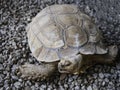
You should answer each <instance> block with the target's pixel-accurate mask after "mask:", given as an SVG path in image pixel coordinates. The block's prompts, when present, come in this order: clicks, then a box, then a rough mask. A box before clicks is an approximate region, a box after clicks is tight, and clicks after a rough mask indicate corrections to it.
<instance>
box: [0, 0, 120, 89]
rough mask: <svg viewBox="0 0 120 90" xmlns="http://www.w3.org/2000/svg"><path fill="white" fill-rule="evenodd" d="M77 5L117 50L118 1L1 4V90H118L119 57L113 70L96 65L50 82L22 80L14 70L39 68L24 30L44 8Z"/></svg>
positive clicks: (13, 0)
mask: <svg viewBox="0 0 120 90" xmlns="http://www.w3.org/2000/svg"><path fill="white" fill-rule="evenodd" d="M64 3H65V4H76V5H78V6H79V8H80V9H81V10H82V11H84V12H85V13H86V14H88V15H89V16H91V17H92V18H94V20H95V23H96V25H97V26H98V27H99V28H100V30H101V31H102V33H103V36H104V41H105V43H106V45H114V44H115V45H118V47H120V0H0V90H120V59H119V55H118V58H117V60H116V64H115V65H114V66H109V65H96V66H93V67H91V68H90V69H88V70H87V72H86V73H85V74H82V75H68V76H67V77H66V78H65V80H63V81H62V82H60V81H59V74H58V75H56V74H55V75H56V76H55V77H53V79H51V80H50V81H41V82H40V81H39V82H38V81H30V80H26V81H25V80H23V79H21V78H20V77H18V76H17V75H16V73H15V72H16V67H18V66H19V65H21V64H23V63H25V62H29V63H35V64H38V63H37V61H36V60H35V58H34V57H33V56H32V55H31V52H30V50H29V47H28V42H27V37H26V31H25V27H26V26H27V24H28V23H29V22H31V20H32V18H33V17H34V16H36V14H37V13H38V12H40V11H41V10H42V9H43V8H45V7H46V6H49V5H53V4H64Z"/></svg>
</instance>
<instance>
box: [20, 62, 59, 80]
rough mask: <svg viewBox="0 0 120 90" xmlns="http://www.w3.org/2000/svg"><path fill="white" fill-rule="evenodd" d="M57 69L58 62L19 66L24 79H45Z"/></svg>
mask: <svg viewBox="0 0 120 90" xmlns="http://www.w3.org/2000/svg"><path fill="white" fill-rule="evenodd" d="M56 69H57V62H56V63H49V64H42V65H34V64H25V65H22V66H20V67H19V72H20V73H21V74H22V76H21V77H22V78H24V79H32V80H44V79H47V78H48V77H49V76H51V75H52V74H53V73H54V72H55V70H56Z"/></svg>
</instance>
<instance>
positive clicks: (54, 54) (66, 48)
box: [26, 5, 107, 62]
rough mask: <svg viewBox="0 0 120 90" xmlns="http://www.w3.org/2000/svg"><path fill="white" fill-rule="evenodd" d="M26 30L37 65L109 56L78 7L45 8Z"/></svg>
mask: <svg viewBox="0 0 120 90" xmlns="http://www.w3.org/2000/svg"><path fill="white" fill-rule="evenodd" d="M26 30H27V36H28V44H29V46H30V50H31V51H32V54H33V56H34V57H36V58H37V60H38V61H43V62H53V61H58V60H60V58H62V57H68V56H72V55H75V54H77V53H82V54H104V53H107V49H105V48H104V45H103V43H102V42H101V38H102V37H101V34H100V32H99V30H98V29H97V28H96V26H95V25H94V23H93V22H92V21H91V18H90V17H89V16H88V15H86V14H84V13H82V12H81V11H80V10H79V9H78V7H77V6H75V5H53V6H48V7H46V8H45V9H43V10H42V11H41V12H40V13H38V14H37V16H36V17H35V18H33V20H32V22H31V23H30V24H29V25H28V26H27V28H26Z"/></svg>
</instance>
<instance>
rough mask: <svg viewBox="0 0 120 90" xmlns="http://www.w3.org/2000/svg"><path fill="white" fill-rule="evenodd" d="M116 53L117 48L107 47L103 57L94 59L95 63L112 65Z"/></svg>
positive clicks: (114, 46)
mask: <svg viewBox="0 0 120 90" xmlns="http://www.w3.org/2000/svg"><path fill="white" fill-rule="evenodd" d="M117 53H118V48H117V46H116V45H113V46H109V47H108V53H107V54H105V55H99V56H98V57H96V59H95V60H96V62H98V63H101V64H113V63H114V61H115V58H116V56H117Z"/></svg>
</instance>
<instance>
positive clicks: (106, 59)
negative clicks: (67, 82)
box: [80, 45, 118, 73]
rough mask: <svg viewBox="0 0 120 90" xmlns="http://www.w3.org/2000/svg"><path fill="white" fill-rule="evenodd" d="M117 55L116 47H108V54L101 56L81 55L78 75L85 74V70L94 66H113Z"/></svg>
mask: <svg viewBox="0 0 120 90" xmlns="http://www.w3.org/2000/svg"><path fill="white" fill-rule="evenodd" d="M117 53H118V48H117V46H115V45H114V46H109V47H108V53H107V54H103V55H97V54H96V55H83V61H82V64H81V67H80V73H85V71H86V69H88V68H89V67H91V66H93V65H95V64H113V63H114V61H115V58H116V56H117Z"/></svg>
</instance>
